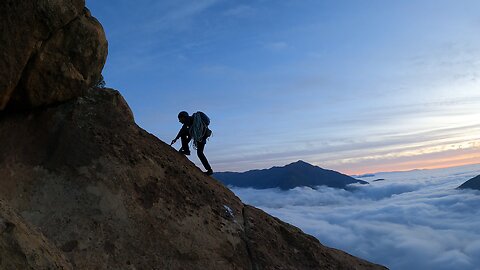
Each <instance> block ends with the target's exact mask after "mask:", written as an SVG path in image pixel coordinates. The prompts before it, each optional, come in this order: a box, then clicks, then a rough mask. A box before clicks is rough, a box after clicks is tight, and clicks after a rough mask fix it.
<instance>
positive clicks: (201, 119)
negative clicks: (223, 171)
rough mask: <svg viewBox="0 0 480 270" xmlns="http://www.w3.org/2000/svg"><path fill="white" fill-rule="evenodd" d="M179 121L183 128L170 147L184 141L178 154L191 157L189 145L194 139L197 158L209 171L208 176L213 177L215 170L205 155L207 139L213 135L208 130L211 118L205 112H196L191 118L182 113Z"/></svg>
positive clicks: (186, 113) (179, 115)
mask: <svg viewBox="0 0 480 270" xmlns="http://www.w3.org/2000/svg"><path fill="white" fill-rule="evenodd" d="M178 121H179V122H180V123H182V124H183V125H182V128H181V129H180V131H179V132H178V134H177V137H175V139H173V140H172V143H171V144H170V145H173V144H174V143H176V142H177V140H178V139H181V141H182V147H181V148H180V149H179V150H178V152H180V153H182V154H184V155H187V156H188V155H190V148H189V145H188V144H189V143H190V141H191V140H192V139H193V148H194V149H197V156H198V158H199V159H200V161H201V162H202V164H203V167H205V169H206V170H207V171H206V172H205V174H206V175H212V174H213V170H212V167H211V166H210V164H209V163H208V160H207V157H205V154H204V153H203V150H204V149H205V144H206V143H207V138H208V137H210V135H212V131H211V130H210V129H209V128H208V125H210V118H208V116H207V115H206V114H205V113H203V112H196V113H194V114H192V116H190V115H189V114H188V112H185V111H182V112H180V113H179V114H178Z"/></svg>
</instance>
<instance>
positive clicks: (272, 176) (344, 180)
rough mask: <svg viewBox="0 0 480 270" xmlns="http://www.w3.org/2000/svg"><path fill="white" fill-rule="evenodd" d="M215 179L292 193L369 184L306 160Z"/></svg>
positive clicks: (227, 183)
mask: <svg viewBox="0 0 480 270" xmlns="http://www.w3.org/2000/svg"><path fill="white" fill-rule="evenodd" d="M213 176H214V177H215V178H216V179H218V180H220V181H222V182H223V183H224V184H225V185H228V186H234V187H250V188H256V189H266V188H280V189H283V190H288V189H292V188H296V187H311V188H316V187H318V186H327V187H332V188H342V189H347V188H348V185H350V184H368V182H366V181H362V180H358V179H355V178H353V177H350V176H348V175H345V174H342V173H339V172H336V171H332V170H325V169H322V168H320V167H318V166H313V165H312V164H309V163H307V162H305V161H302V160H299V161H297V162H294V163H291V164H288V165H285V166H283V167H272V168H270V169H263V170H251V171H246V172H243V173H237V172H219V173H215V174H214V175H213Z"/></svg>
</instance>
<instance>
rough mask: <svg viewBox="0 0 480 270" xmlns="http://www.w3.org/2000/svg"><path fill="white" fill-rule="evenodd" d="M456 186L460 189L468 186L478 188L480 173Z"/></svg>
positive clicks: (479, 188)
mask: <svg viewBox="0 0 480 270" xmlns="http://www.w3.org/2000/svg"><path fill="white" fill-rule="evenodd" d="M458 188H460V189H466V188H470V189H476V190H480V175H477V176H476V177H474V178H472V179H470V180H468V181H467V182H465V183H463V184H461V185H460V186H459V187H458Z"/></svg>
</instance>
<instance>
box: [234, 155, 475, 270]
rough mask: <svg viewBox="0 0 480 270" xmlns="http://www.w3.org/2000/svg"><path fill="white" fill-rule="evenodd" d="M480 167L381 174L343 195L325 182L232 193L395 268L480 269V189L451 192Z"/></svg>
mask: <svg viewBox="0 0 480 270" xmlns="http://www.w3.org/2000/svg"><path fill="white" fill-rule="evenodd" d="M478 174H480V164H479V165H470V166H462V167H457V168H450V169H438V170H417V171H410V172H398V173H380V174H377V175H375V176H374V177H371V178H366V179H367V180H370V181H373V180H375V179H377V178H384V179H386V180H385V181H378V182H372V184H371V185H369V186H359V187H358V188H357V189H356V191H354V192H348V191H345V190H336V189H331V188H326V187H320V188H318V189H316V190H315V189H310V188H296V189H293V190H289V191H280V190H277V189H269V190H254V189H234V190H233V191H234V192H235V193H236V194H237V195H238V196H239V197H240V198H242V200H243V201H244V202H246V203H248V204H252V205H254V206H257V207H259V208H261V209H263V210H265V211H266V212H268V213H270V214H272V215H274V216H277V217H279V218H281V219H282V220H284V221H286V222H289V223H291V224H293V225H295V226H298V227H300V228H301V229H302V230H303V231H305V232H306V233H309V234H312V235H314V236H315V237H317V238H318V239H319V240H320V241H321V242H322V243H323V244H325V245H327V246H331V247H335V248H339V249H342V250H345V251H347V252H348V253H351V254H353V255H355V256H359V257H362V258H365V259H367V260H370V261H373V262H376V263H380V264H383V265H386V266H387V267H389V268H391V269H393V270H395V269H397V270H401V269H410V270H415V269H418V270H420V269H421V270H425V269H440V270H441V269H445V270H447V269H448V270H450V269H480V266H479V265H480V256H479V255H480V208H479V207H478V206H479V205H480V192H477V191H469V190H456V189H455V188H456V187H457V186H459V185H460V184H462V183H463V182H465V181H466V180H468V179H470V178H472V177H473V176H476V175H478Z"/></svg>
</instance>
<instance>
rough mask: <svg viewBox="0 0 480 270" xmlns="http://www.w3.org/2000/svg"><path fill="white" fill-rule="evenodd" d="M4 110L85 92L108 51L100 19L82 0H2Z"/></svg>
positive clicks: (0, 90) (0, 96)
mask: <svg viewBox="0 0 480 270" xmlns="http://www.w3.org/2000/svg"><path fill="white" fill-rule="evenodd" d="M0 53H1V56H0V70H1V71H2V72H0V110H3V109H5V108H6V107H9V108H10V109H28V108H33V107H38V106H45V105H50V104H55V103H58V102H62V101H65V100H68V99H71V98H74V97H78V96H81V95H82V94H83V93H84V92H85V90H86V89H87V88H88V87H90V86H92V85H93V84H95V83H96V82H98V80H99V79H100V76H101V71H102V68H103V66H104V64H105V61H106V56H107V41H106V37H105V33H104V31H103V28H102V26H101V25H100V23H99V22H98V21H97V20H96V19H95V18H93V17H91V15H90V13H89V11H88V10H87V9H86V8H85V2H84V1H82V0H72V1H66V0H38V1H16V0H4V1H1V2H0Z"/></svg>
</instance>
